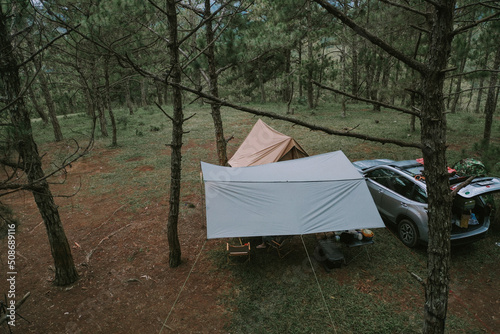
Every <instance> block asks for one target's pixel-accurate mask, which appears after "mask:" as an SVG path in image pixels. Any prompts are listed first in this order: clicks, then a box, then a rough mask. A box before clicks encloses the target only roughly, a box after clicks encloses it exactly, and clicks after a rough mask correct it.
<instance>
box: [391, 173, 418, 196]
mask: <svg viewBox="0 0 500 334" xmlns="http://www.w3.org/2000/svg"><path fill="white" fill-rule="evenodd" d="M391 182H392V188H391V189H392V190H394V191H395V192H397V193H398V194H400V195H401V196H404V197H406V198H409V199H411V197H412V192H413V186H414V184H413V182H411V181H409V180H408V179H406V178H404V177H402V176H399V175H395V176H394V177H393V178H391Z"/></svg>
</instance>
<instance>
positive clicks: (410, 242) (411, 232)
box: [398, 218, 418, 248]
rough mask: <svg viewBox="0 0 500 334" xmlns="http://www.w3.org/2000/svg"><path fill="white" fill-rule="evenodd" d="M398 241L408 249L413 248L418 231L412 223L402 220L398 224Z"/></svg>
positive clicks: (416, 240)
mask: <svg viewBox="0 0 500 334" xmlns="http://www.w3.org/2000/svg"><path fill="white" fill-rule="evenodd" d="M398 235H399V239H401V241H402V242H403V243H404V244H405V245H406V246H408V247H410V248H411V247H415V246H416V245H417V242H418V230H417V226H416V225H415V223H414V222H412V221H411V220H409V219H406V218H405V219H402V220H401V221H400V222H399V224H398Z"/></svg>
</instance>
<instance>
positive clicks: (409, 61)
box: [314, 0, 428, 73]
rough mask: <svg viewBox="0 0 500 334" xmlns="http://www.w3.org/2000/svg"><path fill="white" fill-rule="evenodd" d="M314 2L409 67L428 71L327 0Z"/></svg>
mask: <svg viewBox="0 0 500 334" xmlns="http://www.w3.org/2000/svg"><path fill="white" fill-rule="evenodd" d="M314 1H315V2H316V3H318V4H319V5H320V6H321V7H323V8H324V9H326V11H327V12H328V13H330V14H332V15H333V16H335V17H336V18H338V19H339V20H340V21H342V23H344V24H345V25H347V26H348V27H349V28H351V29H352V30H353V31H354V32H356V33H357V34H358V35H360V36H361V37H363V38H365V39H367V40H368V41H370V42H371V43H372V44H374V45H376V46H378V47H379V48H381V49H382V50H384V51H385V52H387V53H388V54H389V55H391V56H393V57H394V58H396V59H398V60H400V61H402V62H403V63H405V64H406V65H408V66H409V67H411V68H413V69H414V70H416V71H418V72H420V73H425V72H427V71H428V68H427V66H426V65H425V64H423V63H421V62H419V61H417V60H415V59H413V58H412V57H410V56H408V55H405V54H404V53H402V52H401V51H399V50H397V49H395V48H394V47H393V46H391V45H390V44H388V43H387V42H385V41H383V40H382V39H380V38H379V37H378V36H376V35H374V34H373V33H371V32H370V31H368V30H367V29H365V28H364V27H362V26H360V25H358V24H357V23H356V22H355V21H354V20H352V19H351V18H350V17H349V16H347V15H346V14H344V13H343V12H342V11H341V10H339V9H338V8H336V7H335V6H333V5H332V4H331V3H330V2H328V1H327V0H314Z"/></svg>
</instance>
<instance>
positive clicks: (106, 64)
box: [104, 56, 118, 147]
mask: <svg viewBox="0 0 500 334" xmlns="http://www.w3.org/2000/svg"><path fill="white" fill-rule="evenodd" d="M104 83H105V93H106V106H107V108H108V114H109V119H110V120H111V131H112V138H111V146H112V147H116V146H118V139H117V130H116V120H115V115H114V114H113V108H112V107H111V88H110V87H109V56H106V57H105V59H104Z"/></svg>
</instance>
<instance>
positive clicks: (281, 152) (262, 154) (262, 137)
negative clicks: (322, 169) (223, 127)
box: [229, 119, 308, 167]
mask: <svg viewBox="0 0 500 334" xmlns="http://www.w3.org/2000/svg"><path fill="white" fill-rule="evenodd" d="M307 156H308V154H307V153H306V151H304V149H303V148H302V147H300V145H299V144H298V143H297V142H296V141H295V140H294V139H293V138H292V137H289V136H287V135H284V134H282V133H281V132H278V131H276V130H274V129H273V128H271V127H270V126H269V125H267V124H266V123H264V122H263V121H262V120H260V119H259V120H258V121H257V123H255V125H254V126H253V128H252V130H251V131H250V133H249V134H248V135H247V137H246V138H245V140H244V141H243V143H242V144H241V145H240V147H239V148H238V150H237V151H236V153H234V155H233V157H232V158H231V159H230V160H229V165H231V167H247V166H257V165H264V164H267V163H270V162H277V161H285V160H291V159H298V158H303V157H307Z"/></svg>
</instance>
